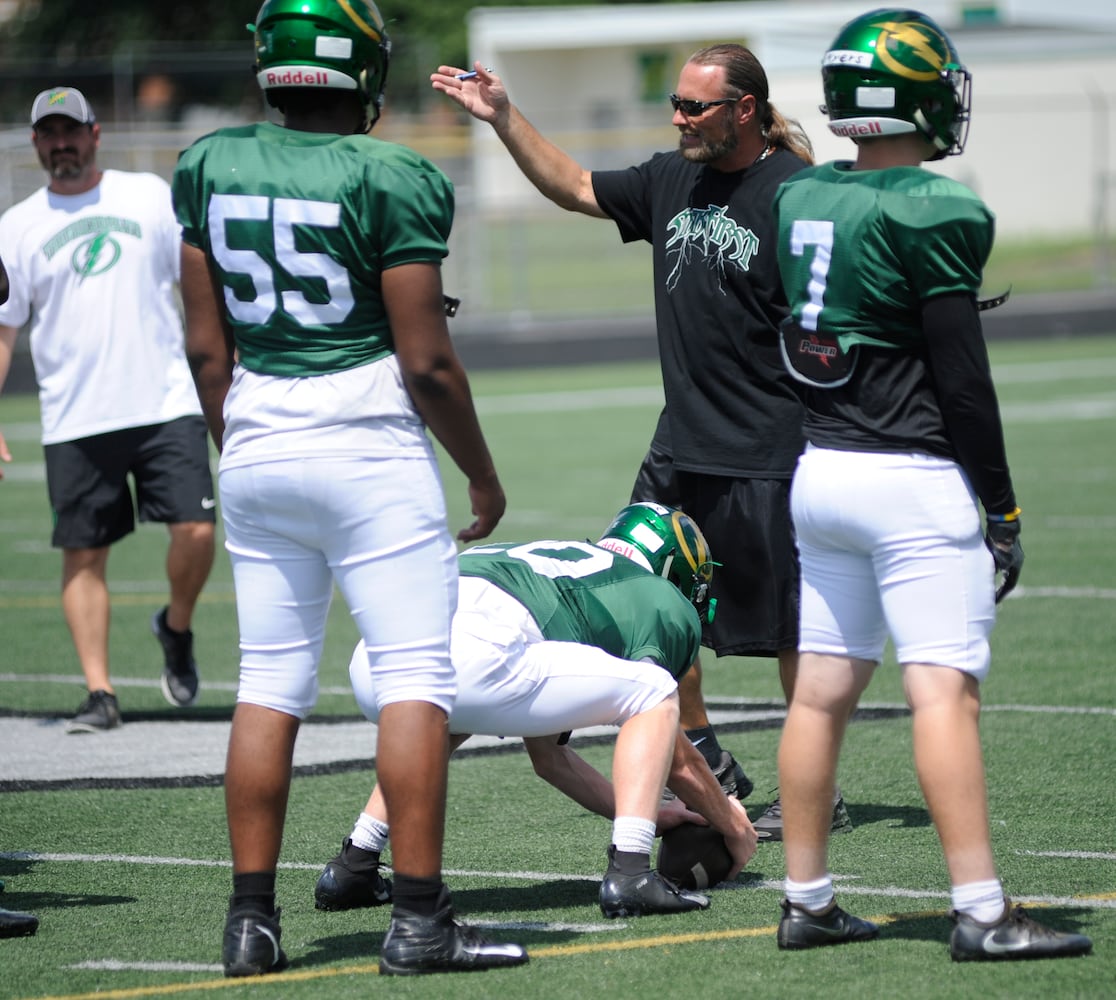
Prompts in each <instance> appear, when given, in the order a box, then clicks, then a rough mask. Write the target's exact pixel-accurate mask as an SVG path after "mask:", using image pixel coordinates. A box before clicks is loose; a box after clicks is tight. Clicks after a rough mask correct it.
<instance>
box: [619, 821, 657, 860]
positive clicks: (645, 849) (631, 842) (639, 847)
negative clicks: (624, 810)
mask: <svg viewBox="0 0 1116 1000" xmlns="http://www.w3.org/2000/svg"><path fill="white" fill-rule="evenodd" d="M612 842H613V844H615V845H616V850H618V851H627V852H628V853H630V854H646V855H648V856H649V857H650V855H651V848H652V847H653V846H654V845H655V823H654V821H653V820H649V819H640V818H639V817H638V816H617V817H616V819H614V820H613V821H612Z"/></svg>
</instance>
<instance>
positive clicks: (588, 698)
mask: <svg viewBox="0 0 1116 1000" xmlns="http://www.w3.org/2000/svg"><path fill="white" fill-rule="evenodd" d="M459 566H460V571H461V578H460V585H459V598H458V607H457V613H456V614H455V616H454V619H453V639H452V653H453V662H454V667H455V669H456V670H457V684H458V695H457V701H456V703H455V704H454V708H453V711H452V712H451V714H450V732H451V734H453V736H452V738H451V742H452V745H453V746H454V747H457V746H460V745H461V744H462V743H463V742H464V741H465V740H466V739H468V737H469V735H470V734H474V733H479V734H486V735H492V736H522V737H524V738H525V741H524V742H525V744H526V747H527V751H528V753H529V754H530V756H531V761H532V763H533V765H534V767H535V771H536V772H537V773H538V774H539V775H540V776H541V777H543V778H545V779H546V780H547V781H549V782H550V783H551V784H553V785H554V786H555V787H556V788H558V789H559V790H560V791H562V792H564V793H565V794H566V795H568V796H569V797H570V798H571V799H573V800H574V801H575V802H577V803H579V804H580V805H582V806H584V807H585V808H586V809H589V810H591V811H592V812H595V813H598V814H599V815H601V816H605V817H607V818H609V819H611V820H612V821H613V823H612V842H611V845H610V846H609V849H608V871H607V872H606V874H605V878H604V881H603V882H602V884H601V890H600V906H601V910H602V912H603V913H604V914H605V916H607V917H619V916H642V915H644V914H649V913H678V912H685V911H689V910H696V909H705V908H706V907H707V906H708V905H709V900H708V898H707V897H706V896H704V895H702V894H700V893H696V892H687V891H685V890H682V889H679V888H678V887H677V886H675V885H674V884H673V883H672V882H670V881H669V880H667V879H665V878H663V877H661V876H660V875H659V874H658V873H653V872H652V871H651V864H650V856H651V848H652V844H653V842H654V838H655V833H656V829H657V828H658V829H659V830H662V829H664V828H667V827H670V826H674V825H677V824H678V823H680V822H683V821H686V820H691V821H692V820H697V821H698V822H701V819H700V817H702V816H703V817H705V819H706V820H708V822H709V823H710V825H712V826H713V827H714V828H715V829H716V830H718V831H719V832H720V833H721V834H723V835H724V837H725V842H726V845H727V846H728V848H729V850H730V852H731V854H732V855H733V858H734V862H735V864H734V867H733V869H732V870H731V871H730V873H729V877H733V876H735V875H736V873H737V872H738V871H739V870H740V868H741V867H743V866H744V865H745V864H747V863H748V861H749V860H750V859H751V857H752V855H753V853H754V852H755V849H756V833H755V830H754V829H753V828H752V824H751V822H750V821H749V820H748V814H747V812H746V811H745V810H744V807H743V806H742V805H741V803H740V802H739V800H738V799H736V798H735V797H732V796H726V794H725V793H724V790H723V789H722V788H721V786H720V784H719V783H718V781H717V779H716V777H715V776H714V775H713V772H712V771H711V770H710V769H709V767H708V766H706V764H705V760H704V758H703V757H702V756H701V753H700V751H699V750H698V749H697V748H695V747H694V746H693V744H692V743H691V742H690V741H689V740H688V739H687V738H686V736H685V734H684V732H683V730H682V729H681V727H680V725H679V707H678V694H677V687H678V685H677V679H678V678H679V677H680V676H682V675H683V674H684V673H685V672H686V670H687V669H689V667H690V664H691V663H692V662H693V658H694V655H695V654H696V652H697V649H698V645H699V643H700V640H701V625H702V622H703V621H705V620H706V619H708V618H709V617H712V614H711V610H712V609H711V601H710V599H709V585H710V583H711V581H712V577H713V562H712V558H711V556H710V553H709V548H708V545H707V544H706V541H705V538H704V537H703V535H702V533H701V531H700V529H699V528H698V526H697V525H696V524H695V523H694V521H693V520H692V519H691V518H689V517H688V516H687V515H686V514H684V513H683V512H682V511H680V510H677V509H672V508H669V507H663V506H661V505H659V504H656V503H637V504H631V505H629V506H627V507H625V508H624V509H623V510H621V511H620V512H619V514H617V516H616V517H615V518H614V519H613V522H612V524H611V525H609V527H608V528H607V529H606V530H605V532H604V535H603V537H602V538H601V539H600V541H598V542H597V543H596V544H590V543H589V542H577V541H554V540H544V541H536V542H526V543H522V544H500V545H482V546H476V547H474V548H471V549H468V550H467V551H465V552H464V553H463V554H462V555H461V557H460V559H459ZM695 609H696V611H695ZM350 673H351V675H352V679H353V690H354V691H355V692H356V695H357V700H358V702H359V703H360V706H361V709H362V710H363V711H364V713H365V714H366V715H367V716H368V717H369V718H370V719H372V720H373V721H375V720H376V718H377V715H378V713H377V710H376V700H377V699H376V693H375V683H376V681H375V677H374V676H373V675H371V674H370V673H369V671H368V669H367V656H366V652H365V650H364V648H363V646H362V645H358V647H357V649H356V651H355V653H354V654H353V660H352V663H351V664H350ZM612 725H615V726H619V727H620V731H619V735H618V736H617V740H616V749H615V752H614V755H613V765H612V776H613V781H612V783H611V784H610V783H609V781H608V780H607V779H606V778H605V777H604V776H603V775H601V774H600V773H599V772H598V771H596V770H595V769H594V768H593V767H591V766H590V765H589V764H588V763H586V761H585V760H583V759H582V758H581V757H580V756H578V754H576V753H574V751H573V750H571V749H570V748H569V746H568V745H566V741H565V740H563V739H562V738H561V736H560V734H563V733H565V734H566V735H567V736H568V734H569V731H570V730H574V729H582V728H586V727H589V726H612ZM668 775H669V778H668ZM665 782H669V784H670V786H671V788H672V790H673V791H674V792H675V793H676V794H677V795H678V797H679V799H680V800H682V801H683V802H685V803H686V804H687V805H688V806H689V807H690V809H693V810H694V811H696V812H697V813H698V814H699V816H694V815H693V813H691V812H689V811H688V810H687V809H686V808H685V807H683V806H681V805H680V803H679V801H678V800H677V799H676V800H673V801H672V802H668V803H664V804H663V805H662V806H660V803H661V802H662V792H663V787H664V783H665ZM389 812H390V810H389V809H388V808H386V807H385V803H384V801H383V796H382V795H381V794H380V792H379V789H378V788H377V789H376V790H374V791H373V793H372V797H371V799H370V800H369V802H368V805H367V806H366V807H365V810H364V812H363V813H362V814H361V815H360V816H359V817H358V819H357V823H356V826H355V827H354V829H353V831H352V835H351V837H350V838H349V839H347V840H346V841H345V843H344V844H343V846H342V850H341V853H340V854H339V855H338V856H337V857H335V858H334V859H333V860H332V861H330V862H329V864H328V865H327V866H326V869H325V871H324V872H323V874H322V876H321V878H320V879H319V880H318V885H317V888H316V890H315V897H316V900H317V905H318V907H319V908H320V909H330V910H332V909H349V908H351V907H354V906H376V905H379V904H380V903H384V902H387V900H388V899H389V898H390V885H389V884H388V883H387V881H386V880H385V879H383V878H382V877H381V876H380V875H379V873H378V871H377V868H378V865H379V859H380V852H381V851H382V850H383V848H384V847H385V845H386V843H387V837H388V830H387V819H388V815H389ZM392 841H393V844H394V837H393V838H392ZM393 849H394V848H393Z"/></svg>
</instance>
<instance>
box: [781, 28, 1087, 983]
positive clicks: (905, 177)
mask: <svg viewBox="0 0 1116 1000" xmlns="http://www.w3.org/2000/svg"><path fill="white" fill-rule="evenodd" d="M822 81H823V87H824V91H825V107H826V110H827V112H828V115H829V119H830V128H831V129H832V130H833V132H834V133H836V134H837V135H840V136H847V137H849V138H851V139H852V140H853V141H854V142H855V143H856V146H857V155H856V161H855V162H852V163H850V162H837V163H829V164H825V165H822V166H817V167H813V168H808V169H806V170H803V171H801V172H800V173H798V174H796V175H795V176H794V177H793V178H791V179H790V180H789V181H787V182H786V183H785V184H783V185H782V186H781V187H780V189H779V191H778V193H777V194H776V198H775V205H776V214H777V221H778V230H779V269H780V272H781V274H782V279H783V284H784V287H785V289H786V292H787V299H788V302H789V304H790V307H791V316H790V317H789V318H788V320H787V321H785V323H784V325H783V336H782V348H783V357H784V362H785V364H786V366H787V369H788V370H789V371H790V372H791V373H792V374H793V375H794V376H795V377H796V378H797V379H798V380H799V381H800V382H801V383H802V384H803V385H804V395H805V402H806V420H805V434H806V441H807V445H806V450H805V451H804V453H803V454H802V456H801V457H800V458H799V462H798V467H797V469H796V472H795V476H794V481H793V485H792V490H791V512H792V516H793V519H794V526H795V532H796V536H797V542H798V547H799V553H800V557H801V570H802V583H801V586H802V601H801V627H800V633H799V652H800V659H799V668H798V682H797V685H796V686H795V690H794V697H793V699H792V701H791V705H790V708H789V711H788V715H787V721H786V725H785V727H784V730H783V736H782V741H781V744H780V748H779V788H780V791H781V794H782V805H783V822H784V834H783V839H784V842H785V845H786V859H787V881H786V899H785V900H784V901H783V917H782V920H781V921H780V923H779V929H778V935H777V937H778V943H779V946H780V947H781V948H789V949H800V948H813V947H817V946H820V945H830V944H839V943H841V942H844V941H857V940H864V939H867V938H872V937H875V936H876V935H877V934H878V930H879V929H878V928H877V927H876V925H875V924H873V923H870V922H869V921H866V920H861V919H859V918H857V917H854V916H852V915H850V914H848V913H845V912H844V911H843V910H842V909H841V908H840V907H839V906H838V905H837V902H836V900H835V898H834V894H833V883H832V879H831V878H830V875H829V874H828V870H827V864H826V846H827V844H826V841H827V835H828V829H829V810H830V801H831V799H830V796H831V795H832V793H833V788H834V781H835V776H836V768H837V757H838V753H839V750H840V746H841V740H842V737H843V735H844V731H845V727H846V724H847V722H848V719H849V716H850V714H851V713H852V711H853V710H854V709H855V707H856V704H857V700H858V699H859V697H860V694H861V693H862V692H863V691H864V689H865V687H866V686H867V685H868V682H869V680H870V679H871V677H872V673H873V671H874V670H875V668H876V666H877V665H878V664H879V662H880V659H881V657H882V654H883V649H884V643H885V640H886V639H887V637H888V636H889V635H890V637H891V639H892V640H893V642H894V644H895V649H896V656H897V658H898V660H899V663H900V664H901V666H902V671H903V684H904V690H905V693H906V697H907V701H908V704H909V705H910V707H911V717H912V723H913V733H914V757H915V766H916V770H917V772H918V778H919V783H920V785H921V788H922V792H923V795H924V796H925V798H926V801H927V804H928V806H929V809H930V815H931V817H932V818H933V820H934V824H935V826H936V828H937V832H938V836H939V838H940V840H941V844H942V848H943V851H944V854H945V860H946V866H947V868H948V871H949V877H950V882H951V885H952V911H951V917H952V919H953V921H954V927H953V931H952V936H951V940H950V954H951V955H952V957H953V958H954V959H955V960H957V961H967V960H988V959H1004V958H1013V959H1014V958H1043V957H1057V956H1064V955H1079V954H1082V953H1084V952H1087V951H1088V950H1089V949H1090V947H1091V943H1090V941H1089V939H1088V938H1087V937H1085V936H1084V935H1080V934H1066V933H1060V932H1056V931H1052V930H1050V929H1048V928H1046V927H1043V926H1042V925H1040V924H1037V923H1035V922H1034V921H1033V920H1031V919H1030V917H1028V916H1026V915H1025V914H1024V912H1023V911H1022V910H1021V909H1020V908H1019V907H1013V906H1011V905H1010V903H1009V901H1008V900H1007V899H1006V898H1005V896H1004V892H1003V888H1002V886H1001V883H1000V880H999V877H998V875H997V871H996V865H995V861H994V858H993V856H992V848H991V843H990V836H989V828H988V803H987V795H986V791H985V780H984V765H983V761H982V757H981V746H980V734H979V731H978V719H979V714H980V682H981V680H982V679H983V678H984V677H985V676H986V674H987V672H988V667H989V659H990V654H989V635H990V633H991V630H992V625H993V622H994V619H995V605H996V601H998V600H999V599H1001V598H1003V597H1004V596H1005V595H1006V594H1007V593H1008V592H1009V591H1010V590H1011V588H1012V587H1013V586H1014V585H1015V582H1016V580H1017V579H1018V577H1019V571H1020V568H1021V566H1022V563H1023V552H1022V549H1021V548H1020V547H1019V528H1020V520H1019V507H1018V506H1017V505H1016V499H1015V492H1014V489H1013V486H1012V480H1011V475H1010V473H1009V471H1008V464H1007V457H1006V454H1005V448H1004V436H1003V430H1002V427H1001V423H1000V414H999V407H998V404H997V399H996V391H995V388H994V386H993V383H992V376H991V371H990V367H989V362H988V354H987V350H986V348H985V344H984V338H983V335H982V332H981V324H980V317H979V303H978V300H977V292H978V290H979V288H980V285H981V278H982V272H983V268H984V264H985V262H986V260H987V258H988V254H989V251H990V250H991V247H992V236H993V217H992V213H991V212H990V211H989V210H988V209H987V207H985V205H984V204H983V203H982V202H981V201H980V199H978V198H977V197H976V195H975V194H973V192H972V191H970V190H969V189H968V188H966V187H965V186H963V185H961V184H959V183H957V182H956V181H953V180H950V179H948V178H945V177H941V176H938V175H937V174H934V173H932V172H930V171H928V170H926V169H924V168H923V166H922V163H923V162H924V161H926V160H937V159H940V158H942V157H944V156H950V155H957V154H960V153H961V151H962V150H963V149H964V146H965V138H966V132H967V129H968V125H969V108H970V96H969V93H970V74H969V72H968V71H967V70H966V69H965V67H964V66H963V65H962V64H961V60H960V58H959V56H958V54H957V50H956V49H955V48H954V46H953V43H952V42H951V41H950V39H949V37H948V36H947V35H946V33H945V32H944V31H943V30H942V29H941V28H940V27H939V26H938V25H937V24H935V23H934V21H932V20H931V19H930V18H928V17H926V16H925V15H924V14H922V13H920V12H918V11H914V10H902V9H881V10H875V11H872V12H870V13H868V14H865V15H863V16H861V17H858V18H856V19H854V20H853V21H851V22H849V23H848V24H847V25H846V26H845V27H844V28H843V29H842V30H841V32H840V33H839V34H838V36H837V38H836V39H835V41H834V42H833V44H832V45H831V46H830V48H829V51H828V52H826V54H825V58H824V60H823V63H822ZM981 508H983V510H984V522H985V527H984V528H983V530H982V525H981V517H980V509H981ZM997 572H1002V574H1003V579H1002V582H1001V583H1000V585H999V589H998V590H997V589H996V574H997Z"/></svg>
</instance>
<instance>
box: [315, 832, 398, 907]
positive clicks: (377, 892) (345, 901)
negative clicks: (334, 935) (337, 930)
mask: <svg viewBox="0 0 1116 1000" xmlns="http://www.w3.org/2000/svg"><path fill="white" fill-rule="evenodd" d="M390 902H391V879H386V878H384V877H383V876H382V875H381V874H380V855H379V854H377V853H375V852H373V851H366V850H364V849H363V848H360V847H357V846H356V845H355V844H354V843H353V842H352V840H351V839H350V838H349V837H346V838H345V839H344V841H343V842H342V844H341V853H340V854H338V855H337V857H335V858H334V859H333V860H332V861H330V862H329V864H327V865H326V866H325V871H323V872H322V874H321V875H320V876H319V878H318V884H317V885H316V886H314V905H315V906H316V907H317V908H318V909H319V910H355V909H359V908H361V907H365V906H383V905H384V903H390Z"/></svg>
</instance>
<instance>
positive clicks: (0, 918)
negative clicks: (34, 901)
mask: <svg viewBox="0 0 1116 1000" xmlns="http://www.w3.org/2000/svg"><path fill="white" fill-rule="evenodd" d="M38 929H39V918H38V917H36V916H35V914H33V913H20V912H19V911H18V910H0V938H13V937H30V936H31V935H32V934H34V933H35V931H37V930H38Z"/></svg>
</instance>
